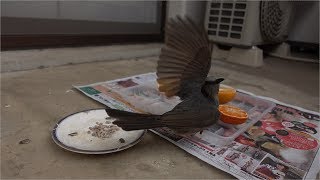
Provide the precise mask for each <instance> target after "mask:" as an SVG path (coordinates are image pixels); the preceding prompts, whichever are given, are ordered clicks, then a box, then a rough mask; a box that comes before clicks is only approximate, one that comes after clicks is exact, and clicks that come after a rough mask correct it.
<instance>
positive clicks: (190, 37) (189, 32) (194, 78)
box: [157, 17, 211, 98]
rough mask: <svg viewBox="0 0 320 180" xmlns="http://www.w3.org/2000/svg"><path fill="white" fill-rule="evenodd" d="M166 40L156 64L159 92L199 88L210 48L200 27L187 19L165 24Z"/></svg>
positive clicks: (179, 92)
mask: <svg viewBox="0 0 320 180" xmlns="http://www.w3.org/2000/svg"><path fill="white" fill-rule="evenodd" d="M165 33H166V42H165V46H164V47H163V48H162V49H161V54H160V57H159V61H158V66H157V76H158V79H157V82H158V85H159V91H161V92H164V93H165V94H166V96H169V97H170V96H173V95H178V96H180V97H181V98H183V97H185V96H188V95H189V93H191V91H192V89H194V88H201V85H202V84H203V82H204V81H205V79H206V77H207V75H208V72H209V70H210V66H211V47H210V43H209V40H208V36H207V34H206V31H205V30H204V27H202V26H199V25H196V24H195V23H194V22H192V20H190V19H189V18H187V17H185V18H183V19H182V18H181V17H176V18H173V19H170V20H169V21H168V22H167V24H166V29H165Z"/></svg>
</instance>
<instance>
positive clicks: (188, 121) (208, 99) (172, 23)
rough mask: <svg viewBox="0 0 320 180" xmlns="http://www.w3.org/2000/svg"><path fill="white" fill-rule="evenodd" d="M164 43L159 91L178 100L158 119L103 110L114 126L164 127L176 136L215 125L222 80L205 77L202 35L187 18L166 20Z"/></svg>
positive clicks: (207, 59) (206, 50) (206, 47)
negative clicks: (178, 99) (173, 131)
mask: <svg viewBox="0 0 320 180" xmlns="http://www.w3.org/2000/svg"><path fill="white" fill-rule="evenodd" d="M165 33H166V42H165V46H164V47H163V48H162V49H161V54H160V57H159V61H158V66H157V76H158V78H157V82H158V85H159V91H160V92H163V93H165V95H166V96H168V97H170V96H175V95H176V96H179V97H180V98H181V100H182V102H180V103H179V104H178V105H176V106H175V107H174V108H173V109H172V110H171V111H169V112H166V113H164V114H162V115H152V114H139V113H132V112H126V111H121V110H116V109H111V108H107V109H106V112H107V113H108V115H109V116H110V117H113V118H115V119H116V120H115V121H114V122H113V123H114V124H116V125H118V126H120V127H121V128H122V129H124V130H127V131H130V130H139V129H151V128H158V127H168V128H170V129H173V130H175V131H176V132H177V133H179V134H188V133H193V132H197V131H200V130H202V129H205V128H207V127H208V126H210V125H213V124H214V123H216V122H217V121H218V119H219V116H220V113H219V111H218V106H219V101H218V91H219V84H220V82H221V81H223V79H222V78H218V79H215V78H213V77H207V75H208V73H209V70H210V67H211V47H210V43H209V40H208V36H207V34H206V31H205V30H204V28H203V27H202V26H199V25H196V24H195V23H194V22H193V21H192V20H190V19H189V18H187V17H185V18H181V17H179V16H178V17H176V18H172V19H170V20H169V21H168V22H167V24H166V28H165Z"/></svg>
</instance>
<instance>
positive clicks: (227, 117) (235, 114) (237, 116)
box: [219, 105, 248, 124]
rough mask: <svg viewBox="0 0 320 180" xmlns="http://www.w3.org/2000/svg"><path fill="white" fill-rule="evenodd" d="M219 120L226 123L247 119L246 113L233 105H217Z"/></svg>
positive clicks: (237, 122)
mask: <svg viewBox="0 0 320 180" xmlns="http://www.w3.org/2000/svg"><path fill="white" fill-rule="evenodd" d="M219 112H220V120H221V121H222V122H224V123H228V124H242V123H244V122H246V120H247V119H248V114H247V113H246V112H245V111H244V110H242V109H240V108H238V107H235V106H230V105H219Z"/></svg>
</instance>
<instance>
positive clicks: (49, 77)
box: [1, 57, 319, 179]
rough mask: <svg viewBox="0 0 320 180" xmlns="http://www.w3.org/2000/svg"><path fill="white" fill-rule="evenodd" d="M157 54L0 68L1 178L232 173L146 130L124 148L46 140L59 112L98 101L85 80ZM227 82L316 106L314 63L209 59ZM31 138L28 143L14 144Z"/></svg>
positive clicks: (145, 68) (139, 67) (147, 68)
mask: <svg viewBox="0 0 320 180" xmlns="http://www.w3.org/2000/svg"><path fill="white" fill-rule="evenodd" d="M156 60H157V57H149V58H143V59H130V60H120V61H107V62H96V63H85V64H77V65H66V66H60V67H52V68H45V69H36V70H30V71H21V72H12V73H2V74H1V85H2V86H1V155H2V157H1V165H2V166H1V178H41V179H42V178H45V179H48V178H57V179H61V178H84V179H87V178H101V179H102V178H147V179H149V178H150V179H151V178H183V179H187V178H191V179H194V178H208V179H209V178H210V179H213V178H214V179H230V178H233V177H232V176H231V175H229V174H227V173H225V172H222V171H221V170H218V169H216V168H214V167H212V166H210V165H208V164H206V163H205V162H202V161H201V160H199V159H197V158H196V157H193V156H192V155H190V154H188V153H186V152H185V151H183V150H181V149H180V148H178V147H176V146H174V145H172V144H171V143H169V142H167V141H166V140H163V139H162V138H160V137H158V136H156V135H154V134H153V133H151V132H148V133H147V135H146V136H145V137H144V138H143V140H142V141H141V142H140V143H139V144H137V145H136V146H134V147H133V148H130V149H128V150H126V151H123V152H119V153H114V154H108V155H81V154H75V153H71V152H67V151H65V150H63V149H61V148H59V147H58V146H56V145H55V144H54V143H53V141H52V140H51V136H50V131H51V129H52V128H53V126H54V124H55V123H56V122H57V121H58V120H59V119H60V118H62V117H64V116H66V115H68V114H71V113H74V112H76V111H80V110H84V109H89V108H96V107H103V105H101V104H99V103H97V102H95V101H93V100H91V99H89V98H87V97H85V96H84V95H82V94H81V93H79V92H77V91H76V90H74V91H68V90H69V89H71V87H72V85H85V84H89V83H94V82H100V81H106V80H112V79H116V78H121V77H125V76H130V75H135V74H141V73H146V72H153V71H155V67H156ZM212 67H213V68H212V69H211V72H210V73H211V74H215V75H219V76H222V77H224V78H226V81H225V82H224V83H225V84H228V85H231V86H234V87H236V88H240V89H244V90H247V91H250V92H252V93H255V94H258V95H262V96H268V97H272V98H275V99H278V100H280V101H283V102H286V103H289V104H294V105H298V106H301V107H304V108H307V109H310V110H314V111H318V109H319V103H318V102H319V94H318V93H319V76H318V75H319V70H318V64H305V63H299V62H290V61H285V60H278V59H274V58H266V59H265V66H264V67H263V68H259V69H252V68H248V67H244V66H239V65H234V64H229V63H225V62H221V61H214V63H213V65H212ZM26 138H29V139H30V140H31V142H30V143H29V144H19V141H20V140H23V139H26Z"/></svg>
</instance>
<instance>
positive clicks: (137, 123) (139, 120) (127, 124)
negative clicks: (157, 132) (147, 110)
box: [106, 107, 164, 131]
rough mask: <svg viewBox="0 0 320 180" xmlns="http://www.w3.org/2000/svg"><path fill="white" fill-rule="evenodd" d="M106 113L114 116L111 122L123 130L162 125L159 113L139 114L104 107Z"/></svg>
mask: <svg viewBox="0 0 320 180" xmlns="http://www.w3.org/2000/svg"><path fill="white" fill-rule="evenodd" d="M106 112H107V114H108V115H109V116H110V117H112V118H115V119H116V120H115V121H114V122H113V124H116V125H117V126H119V127H121V128H122V129H123V130H126V131H131V130H140V129H152V128H157V127H163V126H164V125H163V124H162V123H161V120H160V119H161V116H160V115H149V114H139V113H132V112H127V111H121V110H117V109H111V108H109V107H107V108H106Z"/></svg>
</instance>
